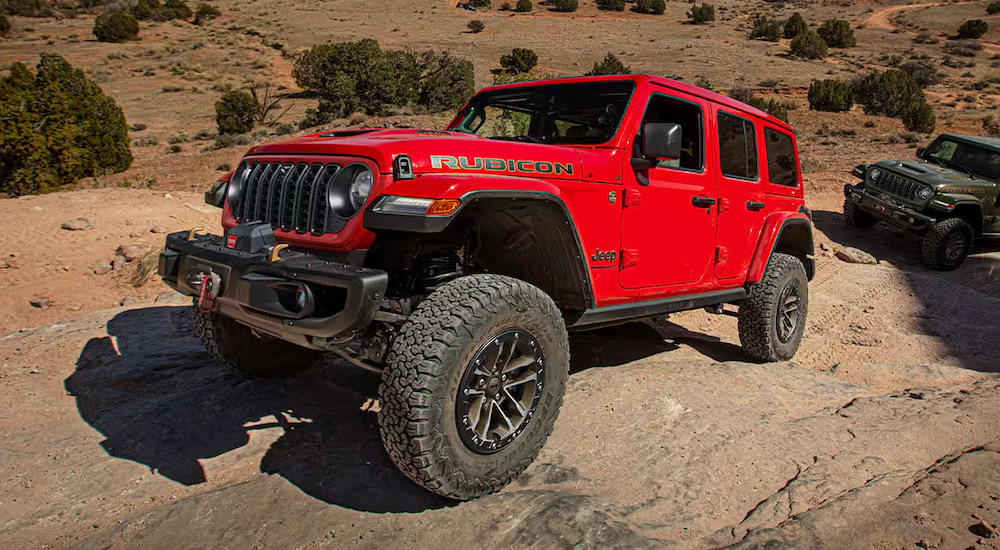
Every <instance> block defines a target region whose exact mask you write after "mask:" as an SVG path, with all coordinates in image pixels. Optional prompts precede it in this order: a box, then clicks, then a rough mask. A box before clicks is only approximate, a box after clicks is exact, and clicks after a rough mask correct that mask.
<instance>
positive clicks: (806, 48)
mask: <svg viewBox="0 0 1000 550" xmlns="http://www.w3.org/2000/svg"><path fill="white" fill-rule="evenodd" d="M790 51H791V53H792V55H794V56H796V57H801V58H802V59H823V58H824V57H826V54H827V52H828V51H829V50H828V49H827V46H826V42H824V41H823V39H822V38H820V37H819V35H818V34H816V33H814V32H813V31H810V30H806V31H805V32H802V33H801V34H799V35H798V36H796V37H795V38H793V39H792V44H791V48H790Z"/></svg>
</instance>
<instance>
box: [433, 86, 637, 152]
mask: <svg viewBox="0 0 1000 550" xmlns="http://www.w3.org/2000/svg"><path fill="white" fill-rule="evenodd" d="M616 85H617V86H621V87H622V90H621V92H625V93H627V94H628V98H627V100H626V101H624V103H623V104H622V108H621V113H620V114H619V115H618V118H617V121H616V122H615V124H614V130H613V131H611V132H610V133H609V134H608V135H607V137H606V139H605V138H602V139H601V141H587V140H580V141H565V139H566V138H567V137H568V136H556V137H558V138H559V140H557V141H552V140H550V139H545V136H536V135H530V134H526V135H524V136H510V137H508V136H492V137H491V136H485V135H481V134H477V133H475V131H467V130H464V129H462V128H461V126H462V125H463V124H464V123H465V122H466V121H467V120H468V119H469V117H470V115H471V114H472V113H473V110H474V109H476V108H483V107H487V106H490V105H491V104H492V102H491V101H490V100H491V99H493V98H496V97H498V96H500V97H503V96H505V95H513V94H518V93H524V91H525V90H526V89H532V90H538V89H544V88H568V87H591V86H592V87H598V86H616ZM638 88H639V86H638V83H637V82H636V81H635V80H632V79H614V80H598V81H580V82H560V81H559V80H541V81H537V83H533V82H529V83H525V84H523V85H517V86H502V87H494V88H487V89H484V90H482V91H480V92H479V93H477V94H476V95H474V96H473V97H472V99H470V100H469V102H468V103H466V104H465V106H463V107H462V109H461V110H460V111H459V112H458V114H457V115H456V116H455V118H454V119H452V121H451V123H450V124H448V127H447V130H448V131H450V132H456V133H461V134H467V135H472V136H478V137H482V138H483V139H489V140H491V141H517V142H522V143H541V144H545V145H566V146H572V147H602V146H608V145H609V144H612V143H614V142H616V140H618V139H619V136H620V135H621V134H622V128H623V126H625V123H626V121H627V118H628V116H627V115H628V114H629V113H630V111H631V108H632V104H633V102H634V101H635V97H636V92H637V90H638ZM539 91H540V90H539ZM553 93H554V92H553ZM551 95H553V94H550V97H551ZM494 108H499V109H507V110H510V111H513V112H522V113H525V114H531V113H536V114H535V115H533V116H537V114H538V113H541V111H538V110H537V109H536V110H533V111H525V110H518V109H513V108H511V107H509V106H503V107H496V106H494ZM547 116H550V117H551V116H553V113H549V114H548V115H547ZM556 120H559V119H556ZM553 124H554V122H553ZM478 129H479V128H477V130H478ZM522 137H523V138H524V139H519V138H522ZM581 137H584V136H581Z"/></svg>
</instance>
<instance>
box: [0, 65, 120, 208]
mask: <svg viewBox="0 0 1000 550" xmlns="http://www.w3.org/2000/svg"><path fill="white" fill-rule="evenodd" d="M0 119H2V120H3V121H4V124H3V125H0V193H5V194H10V195H24V194H27V193H36V192H39V191H45V190H47V189H50V188H52V187H54V186H58V185H64V184H69V183H74V182H75V181H77V180H78V179H80V178H84V177H89V176H96V175H99V174H106V173H117V172H122V171H124V170H126V169H127V168H128V167H129V166H130V165H131V164H132V153H131V151H129V137H128V124H127V123H126V122H125V115H124V113H122V110H121V108H120V107H118V105H117V104H116V103H115V101H114V100H113V99H111V98H110V97H108V96H106V95H104V92H103V91H101V87H100V86H98V85H97V84H95V83H94V82H93V81H91V80H89V79H88V78H87V77H86V76H85V75H84V73H83V71H81V70H79V69H74V68H73V67H72V66H70V64H69V63H67V62H66V60H65V59H63V58H62V57H60V56H58V55H56V54H49V53H43V54H41V60H40V61H39V63H38V67H37V74H35V75H32V74H31V71H30V70H28V67H27V66H25V65H24V64H23V63H15V64H14V65H12V66H11V68H10V74H9V75H8V76H7V77H5V78H3V79H2V80H0Z"/></svg>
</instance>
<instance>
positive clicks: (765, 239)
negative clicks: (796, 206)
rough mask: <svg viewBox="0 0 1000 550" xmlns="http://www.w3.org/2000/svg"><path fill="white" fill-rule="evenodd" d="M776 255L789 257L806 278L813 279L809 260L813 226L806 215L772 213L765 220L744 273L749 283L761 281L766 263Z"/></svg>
mask: <svg viewBox="0 0 1000 550" xmlns="http://www.w3.org/2000/svg"><path fill="white" fill-rule="evenodd" d="M775 252H781V253H784V254H790V255H792V256H795V257H796V258H798V259H799V260H801V261H802V265H804V266H805V268H806V276H807V277H808V278H809V280H812V278H813V275H814V274H815V273H816V263H815V261H814V260H813V258H812V254H813V237H812V224H811V223H810V222H809V218H808V217H807V216H806V215H805V214H803V213H801V212H781V213H775V214H771V215H770V216H768V217H767V219H766V220H764V227H763V229H761V232H760V240H759V241H757V247H756V248H755V249H754V255H753V259H752V260H751V261H750V270H749V271H748V272H747V280H746V281H747V282H748V283H758V282H760V280H761V279H762V278H763V277H764V271H765V270H766V269H767V263H768V261H770V259H771V255H772V254H774V253H775Z"/></svg>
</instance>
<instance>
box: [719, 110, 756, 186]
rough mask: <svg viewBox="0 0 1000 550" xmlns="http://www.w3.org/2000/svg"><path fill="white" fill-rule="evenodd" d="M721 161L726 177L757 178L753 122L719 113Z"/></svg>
mask: <svg viewBox="0 0 1000 550" xmlns="http://www.w3.org/2000/svg"><path fill="white" fill-rule="evenodd" d="M719 161H720V168H721V169H722V174H723V175H724V176H728V177H730V178H741V179H749V180H752V179H756V178H757V142H756V141H755V134H754V129H753V123H752V122H750V121H749V120H746V119H742V118H740V117H737V116H733V115H730V114H726V113H719Z"/></svg>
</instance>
